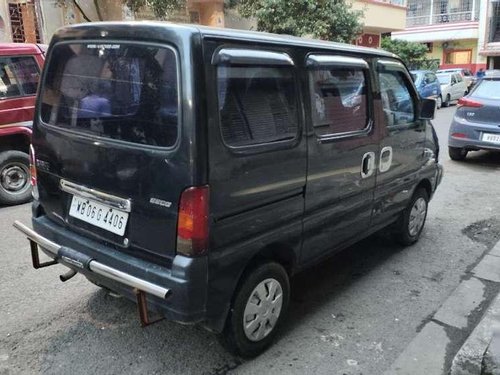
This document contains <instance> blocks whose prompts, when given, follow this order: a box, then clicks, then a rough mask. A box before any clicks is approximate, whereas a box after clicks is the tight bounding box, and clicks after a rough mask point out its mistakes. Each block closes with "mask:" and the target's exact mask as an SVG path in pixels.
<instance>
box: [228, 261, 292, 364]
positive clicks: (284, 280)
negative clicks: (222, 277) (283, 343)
mask: <svg viewBox="0 0 500 375" xmlns="http://www.w3.org/2000/svg"><path fill="white" fill-rule="evenodd" d="M289 299H290V283H289V280H288V275H287V273H286V271H285V269H284V268H283V267H282V266H281V265H279V264H278V263H274V262H271V263H264V264H261V265H259V266H257V267H256V268H254V269H252V270H251V271H250V272H247V273H246V276H245V279H244V280H243V282H242V283H241V284H240V286H239V288H238V289H237V291H236V293H235V296H234V299H233V303H232V306H231V310H230V312H229V316H228V319H227V322H226V327H225V329H224V332H223V339H224V340H223V343H224V344H225V346H226V347H227V349H229V350H230V351H232V352H234V353H236V354H238V355H241V356H242V357H247V358H251V357H255V356H257V355H259V354H260V353H262V352H263V351H264V350H265V349H267V348H268V347H269V345H271V343H272V341H273V340H274V338H275V336H276V334H277V332H278V329H279V326H280V325H281V323H282V322H283V320H284V317H285V315H286V311H287V309H288V302H289Z"/></svg>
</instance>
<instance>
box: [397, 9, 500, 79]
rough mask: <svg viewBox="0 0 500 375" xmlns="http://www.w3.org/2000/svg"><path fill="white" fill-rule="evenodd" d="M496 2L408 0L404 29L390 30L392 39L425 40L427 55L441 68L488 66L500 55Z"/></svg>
mask: <svg viewBox="0 0 500 375" xmlns="http://www.w3.org/2000/svg"><path fill="white" fill-rule="evenodd" d="M498 4H499V2H498V0H408V4H407V14H406V28H405V30H403V31H399V32H394V33H392V38H393V39H402V40H407V41H411V42H420V43H425V44H426V45H427V47H428V50H429V52H428V57H429V58H430V59H432V60H436V61H438V62H439V67H440V68H468V69H470V70H472V71H473V72H476V71H477V70H479V69H480V68H483V69H485V68H489V67H490V66H494V65H495V63H496V64H498V59H497V56H500V27H498V19H499V17H498V14H499V6H498ZM497 31H498V33H497ZM496 37H498V41H496V40H495V38H496Z"/></svg>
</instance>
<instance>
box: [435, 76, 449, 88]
mask: <svg viewBox="0 0 500 375" xmlns="http://www.w3.org/2000/svg"><path fill="white" fill-rule="evenodd" d="M436 77H437V79H438V80H439V83H440V84H442V85H448V84H449V83H450V80H451V74H436Z"/></svg>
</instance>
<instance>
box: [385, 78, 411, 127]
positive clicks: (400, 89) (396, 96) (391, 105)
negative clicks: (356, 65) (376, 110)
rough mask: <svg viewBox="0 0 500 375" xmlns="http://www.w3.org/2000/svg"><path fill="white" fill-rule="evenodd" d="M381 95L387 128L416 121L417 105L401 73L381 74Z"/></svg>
mask: <svg viewBox="0 0 500 375" xmlns="http://www.w3.org/2000/svg"><path fill="white" fill-rule="evenodd" d="M379 79H380V95H381V98H382V106H383V110H384V114H385V117H386V123H387V126H398V125H405V124H408V123H413V122H414V121H415V104H414V101H413V98H412V96H411V94H410V90H409V88H408V82H407V80H406V79H405V77H404V74H403V73H402V72H400V71H384V72H380V73H379Z"/></svg>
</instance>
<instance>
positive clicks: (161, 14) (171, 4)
mask: <svg viewBox="0 0 500 375" xmlns="http://www.w3.org/2000/svg"><path fill="white" fill-rule="evenodd" d="M123 2H124V4H127V6H128V7H129V8H130V9H131V10H132V11H133V12H137V11H138V10H139V9H141V8H142V7H145V6H148V7H150V8H151V10H152V11H153V13H154V14H155V16H156V17H157V18H158V19H160V20H165V19H167V17H168V16H169V15H171V14H172V13H174V12H175V11H177V10H179V9H180V8H181V7H183V6H184V5H185V4H186V1H185V0H123Z"/></svg>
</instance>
